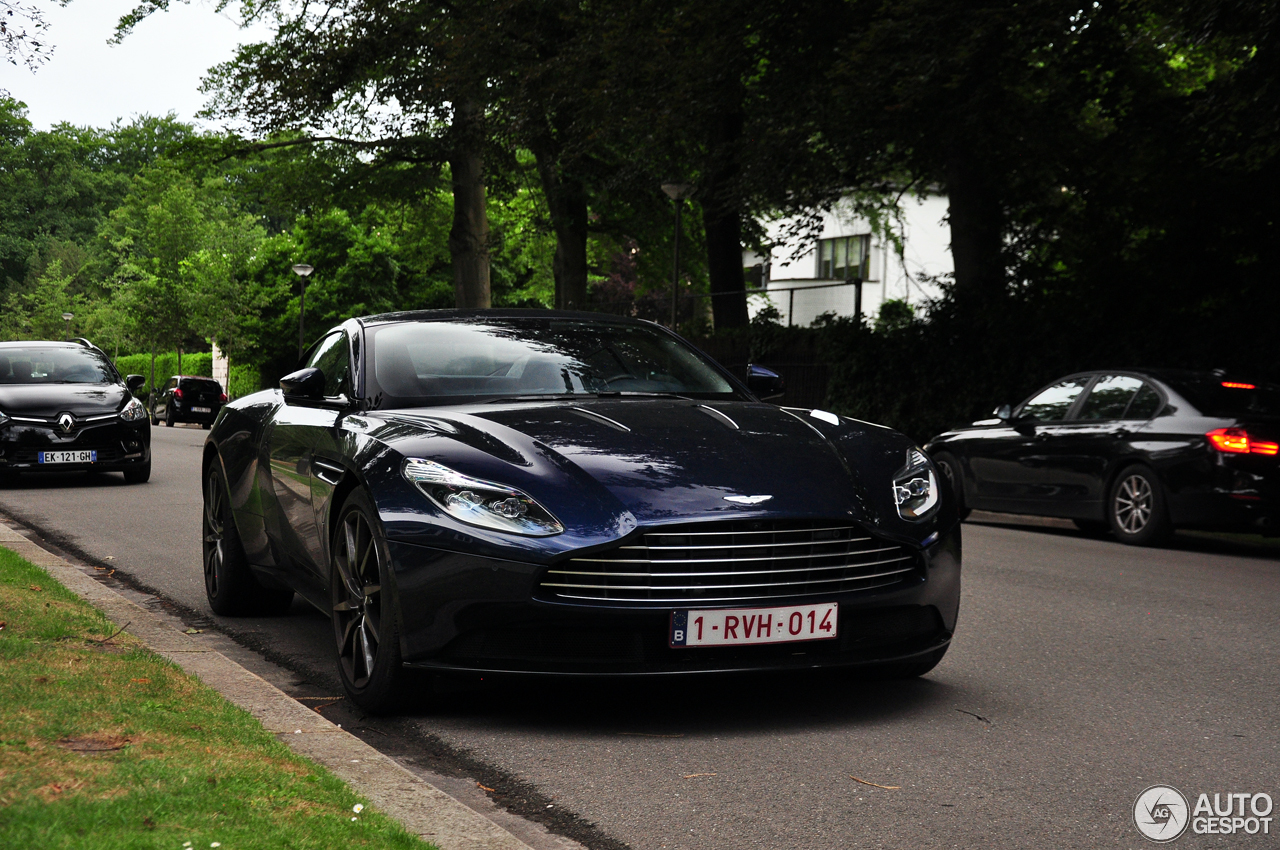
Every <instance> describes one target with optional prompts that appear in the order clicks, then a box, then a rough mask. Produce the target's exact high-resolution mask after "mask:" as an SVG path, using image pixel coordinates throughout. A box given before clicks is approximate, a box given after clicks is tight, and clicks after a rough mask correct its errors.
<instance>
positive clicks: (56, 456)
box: [37, 449, 98, 463]
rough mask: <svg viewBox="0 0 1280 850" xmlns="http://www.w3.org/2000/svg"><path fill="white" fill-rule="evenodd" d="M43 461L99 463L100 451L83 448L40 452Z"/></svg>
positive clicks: (39, 458)
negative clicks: (70, 450)
mask: <svg viewBox="0 0 1280 850" xmlns="http://www.w3.org/2000/svg"><path fill="white" fill-rule="evenodd" d="M37 459H38V460H39V461H40V462H41V463H97V462H98V453H97V452H93V451H86V450H84V449H81V450H79V451H74V452H40V454H39V456H38V458H37Z"/></svg>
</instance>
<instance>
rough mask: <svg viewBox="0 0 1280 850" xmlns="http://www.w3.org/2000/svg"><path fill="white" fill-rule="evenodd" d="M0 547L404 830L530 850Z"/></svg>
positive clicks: (238, 675) (160, 633) (465, 848)
mask: <svg viewBox="0 0 1280 850" xmlns="http://www.w3.org/2000/svg"><path fill="white" fill-rule="evenodd" d="M0 546H3V547H4V548H6V549H10V550H12V551H13V552H15V553H17V554H18V555H20V556H22V557H23V558H26V559H27V560H28V561H30V562H31V563H33V564H36V565H38V566H40V567H42V568H43V569H45V570H47V571H48V573H49V575H51V576H52V577H53V578H54V579H56V580H57V581H58V582H60V583H61V584H62V585H63V586H64V587H66V588H67V589H68V590H70V591H71V592H72V593H75V594H76V595H77V596H79V597H80V598H82V599H84V600H85V601H86V602H89V603H90V604H92V605H94V606H95V607H97V608H98V609H99V610H100V611H102V612H103V613H105V614H106V615H107V616H108V617H109V618H110V619H111V620H112V621H113V622H115V624H116V625H117V626H124V625H125V624H126V623H127V624H128V632H129V633H130V634H132V635H133V636H134V637H136V638H138V639H139V640H141V641H142V642H143V643H145V644H146V645H147V646H148V647H150V648H151V649H152V650H153V651H154V652H156V653H157V654H158V655H161V656H163V657H165V658H167V659H169V660H170V661H173V662H174V663H175V664H178V665H179V666H180V667H182V669H183V670H185V671H187V672H188V673H189V674H191V675H193V676H195V677H197V678H198V679H200V680H201V681H202V682H204V683H205V684H206V685H208V686H209V687H211V688H213V689H214V690H216V691H217V692H218V693H220V694H222V695H223V696H224V697H225V698H226V699H227V700H228V701H230V702H232V703H235V704H236V705H238V706H240V707H241V708H243V709H244V710H246V711H248V712H249V713H250V714H252V715H253V716H254V717H256V718H257V719H258V721H259V722H260V723H261V724H262V725H263V727H264V728H266V729H267V731H269V732H271V733H272V734H274V735H275V736H276V737H277V738H279V739H280V740H281V741H283V742H284V743H286V744H288V745H289V747H290V749H292V750H293V751H294V752H296V753H298V754H299V755H302V756H306V757H307V758H309V759H311V760H312V761H315V762H317V763H318V764H321V765H324V766H325V767H326V768H328V769H329V770H330V771H331V772H332V773H333V774H334V775H336V776H338V777H339V778H340V779H342V780H343V781H344V782H346V783H347V784H349V785H350V786H351V787H352V788H354V789H355V790H356V791H357V792H358V793H360V794H362V795H363V796H365V797H366V798H368V799H369V801H370V802H371V803H373V804H374V805H375V806H377V807H378V808H379V809H380V810H381V811H382V812H383V813H384V814H386V815H388V816H389V817H392V818H395V819H396V820H398V821H399V822H400V823H401V824H403V825H404V827H405V829H407V830H409V831H410V832H412V833H415V834H417V835H420V836H421V837H422V838H424V839H425V840H427V841H430V842H432V843H434V844H435V845H437V846H438V847H440V848H441V850H531V848H530V846H529V845H528V844H526V843H525V842H523V841H521V840H520V839H518V838H516V837H515V836H514V835H512V834H511V833H510V832H508V831H507V830H505V829H503V828H502V827H500V826H498V825H497V824H496V823H494V822H493V821H491V820H489V819H488V818H486V817H484V816H483V815H481V814H480V813H478V812H476V811H474V810H473V809H471V808H468V807H467V806H465V805H463V804H462V803H460V802H458V801H457V800H455V799H454V798H453V797H450V796H449V795H448V794H446V793H444V792H443V791H441V790H440V789H438V788H436V787H435V786H433V785H431V784H430V783H428V782H426V781H425V780H423V779H422V778H420V777H418V776H415V775H414V774H413V773H411V772H410V771H408V770H407V769H405V768H404V767H402V766H401V765H400V764H398V763H397V762H396V761H395V760H393V759H391V758H388V757H387V756H385V755H383V754H382V753H380V752H378V751H377V750H375V749H374V748H373V747H371V746H369V745H368V744H366V743H365V742H364V741H361V740H360V739H359V738H357V737H356V736H354V735H352V734H351V733H349V732H346V731H345V730H343V729H342V728H341V727H339V726H337V725H335V724H333V723H331V722H329V721H328V720H326V719H325V718H324V717H322V716H320V715H319V714H317V713H316V712H314V711H311V710H310V709H308V708H307V707H305V706H303V705H301V704H299V703H298V702H297V701H295V700H294V699H293V698H291V697H290V696H288V695H287V694H285V693H284V692H283V691H281V690H280V689H279V688H277V687H275V686H274V685H272V684H270V683H269V682H267V681H266V680H264V679H262V678H261V677H259V676H257V675H255V674H254V673H251V672H249V671H248V670H246V669H244V668H243V667H241V666H240V665H239V664H237V663H235V662H234V661H232V660H231V659H229V658H227V657H226V656H225V655H223V654H222V653H220V652H217V651H215V650H212V649H209V648H207V647H205V646H201V645H200V642H199V641H197V640H196V639H195V638H193V637H192V636H190V635H187V634H184V633H183V632H180V631H178V630H176V629H174V628H173V626H172V625H171V624H170V623H168V622H166V621H165V620H164V619H162V618H161V617H159V616H157V615H156V614H153V613H152V612H150V611H148V610H147V609H146V608H143V607H142V606H141V605H138V604H137V603H135V602H133V601H131V600H129V599H126V598H125V597H123V596H121V595H120V594H118V593H116V592H115V591H114V590H112V589H111V588H109V587H107V586H105V585H103V584H101V583H100V582H98V581H95V580H94V579H93V578H91V577H90V576H88V575H86V574H85V572H84V571H83V570H81V569H80V568H78V567H75V566H73V565H72V564H69V563H67V562H66V561H64V560H63V559H62V558H59V557H58V556H56V555H54V554H52V553H50V552H48V551H46V550H44V549H42V548H40V547H39V546H37V545H36V544H34V543H32V542H31V541H29V540H28V539H27V538H25V537H23V536H22V535H21V534H19V533H18V532H16V531H14V530H13V529H11V528H9V526H7V525H5V524H4V523H2V522H0Z"/></svg>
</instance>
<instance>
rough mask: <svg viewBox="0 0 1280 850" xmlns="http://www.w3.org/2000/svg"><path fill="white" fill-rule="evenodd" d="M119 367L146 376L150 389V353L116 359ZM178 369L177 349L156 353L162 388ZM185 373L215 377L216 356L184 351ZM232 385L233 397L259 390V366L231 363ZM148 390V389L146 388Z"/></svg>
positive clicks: (228, 392) (159, 381)
mask: <svg viewBox="0 0 1280 850" xmlns="http://www.w3.org/2000/svg"><path fill="white" fill-rule="evenodd" d="M116 368H117V369H119V370H120V374H122V375H142V376H144V377H145V378H146V379H147V382H148V386H147V389H150V387H151V384H150V381H151V355H150V354H129V355H126V356H124V357H120V358H118V359H117V360H116ZM177 374H179V372H178V352H176V351H166V352H163V353H157V354H156V380H155V386H157V387H163V386H164V385H165V383H166V382H167V381H168V380H169V379H170V378H172V377H173V376H174V375H177ZM181 374H183V375H202V376H204V377H206V378H211V377H213V355H212V354H211V353H209V352H208V351H184V352H183V353H182V372H181ZM229 383H230V387H228V389H227V395H228V396H230V397H231V398H240V397H241V396H245V395H249V394H250V393H256V392H257V391H258V389H259V385H260V383H261V378H260V377H259V375H258V370H257V368H255V367H253V366H237V365H236V364H234V363H232V364H231V379H230V381H229ZM143 392H144V393H145V392H146V390H143Z"/></svg>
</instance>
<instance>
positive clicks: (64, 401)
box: [0, 384, 129, 418]
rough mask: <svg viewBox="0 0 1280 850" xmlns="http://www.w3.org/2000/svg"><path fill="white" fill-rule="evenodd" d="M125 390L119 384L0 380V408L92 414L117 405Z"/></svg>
mask: <svg viewBox="0 0 1280 850" xmlns="http://www.w3.org/2000/svg"><path fill="white" fill-rule="evenodd" d="M128 393H129V391H128V390H126V389H125V388H124V387H122V386H120V385H119V384H0V412H3V413H4V414H6V415H8V416H38V417H41V418H50V417H53V416H57V415H58V414H59V413H71V414H74V415H76V416H92V415H94V414H96V413H112V412H114V411H117V410H119V409H120V408H121V406H122V405H123V404H124V401H125V398H126V396H127V395H128Z"/></svg>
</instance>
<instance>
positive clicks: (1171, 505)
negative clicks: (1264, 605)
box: [925, 369, 1280, 545]
mask: <svg viewBox="0 0 1280 850" xmlns="http://www.w3.org/2000/svg"><path fill="white" fill-rule="evenodd" d="M1278 448H1280V387H1278V386H1276V385H1275V384H1268V383H1264V382H1261V381H1256V380H1253V379H1246V378H1241V377H1239V376H1233V375H1229V374H1227V373H1226V372H1223V371H1221V370H1218V371H1214V372H1207V371H1205V372H1194V371H1179V370H1137V371H1135V370H1128V369H1115V370H1100V371H1096V372H1081V373H1078V374H1075V375H1068V376H1067V377H1065V378H1062V379H1061V380H1058V381H1054V382H1053V383H1052V384H1050V385H1049V386H1047V387H1044V388H1043V389H1041V390H1038V391H1037V392H1036V393H1035V394H1034V395H1032V396H1031V397H1030V398H1028V399H1027V400H1026V401H1024V402H1022V403H1021V404H1019V405H1017V406H1016V407H1012V408H1011V407H1010V406H1009V405H1003V406H1002V407H1000V408H999V409H997V410H996V411H995V414H994V418H991V419H984V420H981V421H979V422H974V423H973V424H972V425H969V426H966V427H962V428H956V429H954V430H952V431H948V432H946V433H945V434H939V435H938V436H937V437H934V438H933V439H932V440H930V441H929V443H928V445H927V446H926V447H925V450H926V451H927V452H928V453H929V454H930V456H931V457H932V458H933V459H934V461H935V462H936V463H937V464H938V466H939V467H940V468H941V469H942V471H943V473H944V474H945V475H946V477H947V478H948V479H949V480H950V481H951V484H952V487H953V488H954V490H955V492H956V496H957V498H958V500H959V502H960V510H961V515H962V516H964V515H967V512H968V511H970V510H974V509H977V510H989V511H1006V512H1013V513H1022V514H1039V515H1041V516H1056V517H1068V518H1070V519H1072V520H1074V521H1075V523H1076V525H1078V526H1079V527H1080V528H1081V529H1083V530H1086V531H1093V532H1102V531H1105V530H1107V529H1109V530H1110V531H1111V532H1112V533H1113V534H1114V535H1115V536H1116V537H1117V538H1118V539H1119V540H1121V541H1123V542H1125V543H1133V544H1138V545H1151V544H1157V543H1160V542H1161V541H1163V540H1164V539H1166V538H1167V537H1168V536H1169V534H1170V533H1171V532H1172V531H1173V529H1175V528H1179V527H1186V528H1220V529H1234V530H1242V531H1253V532H1255V533H1258V532H1261V533H1264V534H1273V533H1276V532H1277V525H1276V514H1275V506H1276V504H1277V497H1278V496H1280V493H1278V492H1277V488H1278V487H1280V469H1278V468H1277V466H1278V465H1280V457H1277V449H1278Z"/></svg>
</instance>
